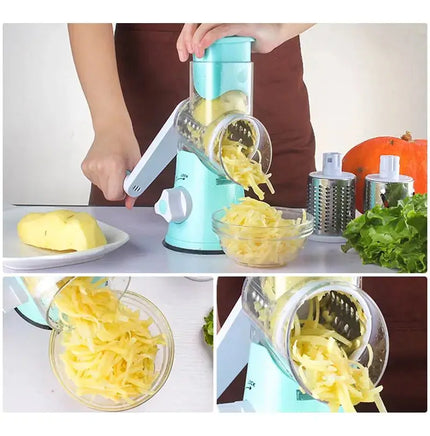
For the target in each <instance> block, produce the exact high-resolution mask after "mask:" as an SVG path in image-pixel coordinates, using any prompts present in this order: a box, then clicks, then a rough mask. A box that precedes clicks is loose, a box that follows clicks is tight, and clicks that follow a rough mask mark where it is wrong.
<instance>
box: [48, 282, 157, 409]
mask: <svg viewBox="0 0 430 436" xmlns="http://www.w3.org/2000/svg"><path fill="white" fill-rule="evenodd" d="M90 280H91V279H90V278H78V279H75V280H74V281H73V282H72V283H71V284H70V285H68V286H67V287H66V288H65V289H64V290H63V291H62V292H61V293H60V294H59V295H58V296H57V297H56V299H55V305H56V307H57V308H58V311H59V314H60V319H61V320H62V321H63V322H64V323H65V324H66V325H67V327H68V328H66V329H65V330H64V331H63V332H62V333H61V335H62V345H63V346H64V349H65V351H64V353H63V354H62V355H61V359H62V361H63V363H64V369H65V372H66V374H67V375H68V377H69V378H70V379H71V380H72V381H73V383H74V384H75V386H76V391H77V394H78V395H80V396H81V395H101V396H103V397H105V398H108V399H111V400H112V401H114V402H120V401H126V402H131V401H132V399H133V398H136V397H137V396H139V395H142V394H144V393H146V392H148V393H149V392H150V390H151V387H152V384H153V382H154V380H155V377H156V375H157V374H156V371H155V364H154V362H155V357H156V354H157V351H158V346H159V345H163V344H164V343H165V342H164V338H163V336H162V335H158V336H152V335H151V333H150V331H149V327H150V325H151V324H152V320H151V319H147V320H142V319H140V316H139V311H133V310H132V309H130V308H128V307H126V306H125V305H124V304H122V303H121V302H120V301H119V300H118V298H117V296H116V294H115V293H114V292H112V291H111V290H110V289H108V288H102V289H100V288H98V284H97V283H91V281H90Z"/></svg>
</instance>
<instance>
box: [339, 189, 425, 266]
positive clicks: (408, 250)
mask: <svg viewBox="0 0 430 436" xmlns="http://www.w3.org/2000/svg"><path fill="white" fill-rule="evenodd" d="M343 236H344V237H345V238H346V239H347V242H346V243H345V244H344V245H342V251H343V252H344V253H346V252H347V251H348V250H350V249H351V248H354V249H355V250H356V251H357V252H358V254H359V255H360V257H361V260H362V261H363V263H364V264H368V263H374V264H377V265H381V266H384V267H387V268H395V269H398V270H399V271H400V272H408V273H423V272H426V271H427V194H416V195H414V196H412V197H407V198H405V199H403V200H400V201H399V202H398V204H397V206H394V207H388V208H384V207H381V206H379V205H377V206H375V207H374V208H373V209H370V210H368V211H366V212H365V213H364V214H363V215H361V216H359V217H358V218H356V219H354V220H352V221H351V222H350V223H349V224H348V225H347V226H346V229H345V232H344V234H343Z"/></svg>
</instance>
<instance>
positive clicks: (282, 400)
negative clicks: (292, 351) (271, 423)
mask: <svg viewBox="0 0 430 436" xmlns="http://www.w3.org/2000/svg"><path fill="white" fill-rule="evenodd" d="M243 399H244V400H246V401H248V402H249V403H250V404H251V406H252V408H253V409H254V410H255V411H256V412H329V411H330V409H329V407H328V406H327V404H325V403H323V402H321V401H317V400H315V399H313V398H312V397H311V396H310V395H308V394H303V393H302V392H301V391H300V389H299V385H298V384H297V382H296V381H295V380H293V379H292V378H291V377H288V376H287V375H286V374H285V372H283V371H282V370H281V369H280V368H279V367H278V366H277V364H276V363H275V362H274V360H273V358H272V356H271V355H270V353H269V352H268V350H267V349H266V347H264V346H263V345H261V344H257V343H255V342H251V346H250V352H249V360H248V369H247V374H246V382H245V392H244V396H243Z"/></svg>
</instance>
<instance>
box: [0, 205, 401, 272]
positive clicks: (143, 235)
mask: <svg viewBox="0 0 430 436" xmlns="http://www.w3.org/2000/svg"><path fill="white" fill-rule="evenodd" d="M14 207H15V208H19V207H25V208H26V210H28V211H29V212H44V211H49V210H52V209H58V208H59V207H46V206H9V207H7V208H6V209H8V208H9V209H10V208H14ZM63 208H64V207H63ZM67 208H68V209H71V210H74V211H77V212H79V211H86V212H89V213H90V214H92V215H93V216H94V217H95V218H96V219H98V220H100V221H102V222H105V223H106V224H109V225H111V226H114V227H117V228H119V229H121V230H123V231H124V232H127V233H128V234H129V235H130V240H129V241H128V242H127V243H126V244H125V245H124V246H122V247H121V248H119V249H118V250H116V251H114V252H112V253H109V254H107V255H106V256H104V257H103V258H101V259H98V260H94V261H91V262H87V263H81V264H75V265H71V266H66V267H56V268H50V269H44V270H34V271H32V272H36V273H37V272H50V273H51V272H64V273H65V272H70V271H73V272H74V273H77V274H81V273H92V274H96V273H101V274H106V273H112V272H115V273H126V274H132V273H153V274H159V273H180V274H190V273H198V274H212V273H213V274H220V273H221V274H223V273H226V274H243V275H246V274H249V273H251V274H252V273H254V274H255V273H258V272H261V271H263V272H264V273H265V274H266V273H267V274H270V273H299V274H301V273H316V274H319V273H339V274H342V273H345V274H351V273H357V274H360V273H384V272H385V273H390V272H391V273H392V272H393V270H390V269H387V268H381V267H379V266H377V265H363V264H362V262H361V259H360V257H359V256H358V254H357V253H356V252H354V251H353V250H351V251H349V252H348V253H346V254H345V253H343V252H342V251H341V248H340V245H341V244H340V243H324V242H315V241H311V240H308V241H307V243H306V245H305V247H304V249H303V251H302V252H301V253H300V255H299V257H298V258H297V259H296V260H294V261H293V262H291V263H290V264H289V265H286V266H285V267H282V268H267V269H258V268H249V267H245V266H242V265H239V264H237V263H235V262H234V261H233V260H232V259H230V258H228V257H227V256H226V255H197V254H188V253H179V252H176V251H172V250H169V249H168V248H165V247H164V246H163V245H162V241H163V239H164V236H165V233H166V231H167V223H166V222H165V221H164V219H163V218H162V217H160V216H158V215H156V214H155V213H154V210H153V208H152V207H135V208H133V209H132V210H128V209H126V208H125V207H89V206H80V207H72V206H67ZM4 271H5V272H14V271H13V270H9V269H8V268H5V267H4Z"/></svg>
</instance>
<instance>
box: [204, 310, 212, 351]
mask: <svg viewBox="0 0 430 436" xmlns="http://www.w3.org/2000/svg"><path fill="white" fill-rule="evenodd" d="M204 320H205V323H204V325H203V336H204V339H205V342H206V343H207V344H208V345H210V346H211V347H213V344H214V310H213V309H212V310H211V311H210V312H209V314H208V315H207V316H205V317H204Z"/></svg>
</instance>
